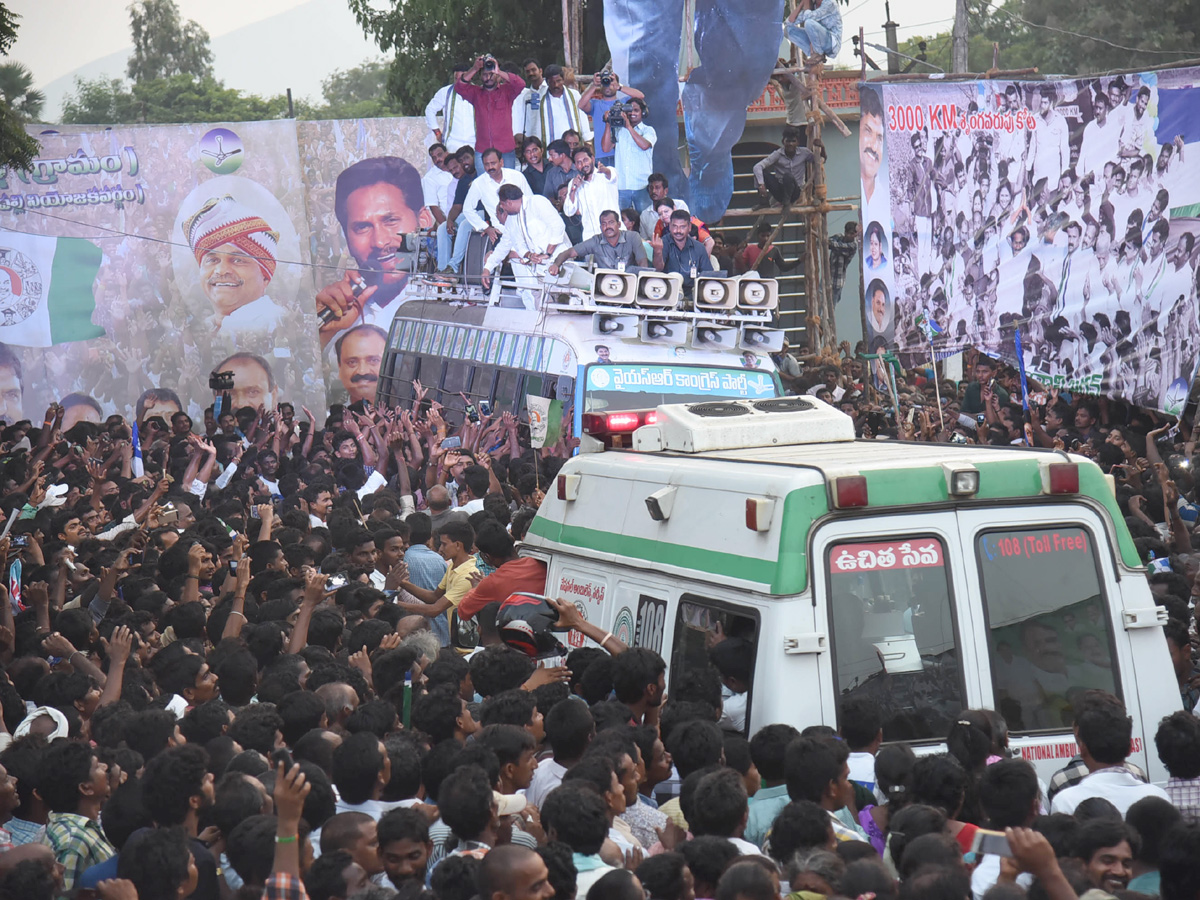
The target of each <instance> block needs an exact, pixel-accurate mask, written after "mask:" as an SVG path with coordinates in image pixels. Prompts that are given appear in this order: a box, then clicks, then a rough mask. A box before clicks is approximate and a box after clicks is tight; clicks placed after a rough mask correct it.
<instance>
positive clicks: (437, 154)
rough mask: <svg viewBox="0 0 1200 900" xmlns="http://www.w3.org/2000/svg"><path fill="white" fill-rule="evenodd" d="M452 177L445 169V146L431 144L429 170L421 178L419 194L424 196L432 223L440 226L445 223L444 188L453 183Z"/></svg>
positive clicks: (453, 178) (446, 207)
mask: <svg viewBox="0 0 1200 900" xmlns="http://www.w3.org/2000/svg"><path fill="white" fill-rule="evenodd" d="M455 180H457V179H455V177H454V175H452V174H451V173H450V170H449V169H447V168H446V145H445V144H441V143H434V144H431V145H430V147H429V170H428V171H427V172H426V173H425V174H424V175H422V176H421V193H422V194H423V196H424V200H425V208H426V209H428V210H429V214H430V215H431V216H433V221H434V222H436V223H437V224H438V225H441V224H442V223H443V222H445V221H446V210H447V209H449V207H448V206H443V205H442V204H443V203H445V202H446V197H445V195H446V186H447V185H448V184H450V182H452V181H455Z"/></svg>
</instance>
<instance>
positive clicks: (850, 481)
mask: <svg viewBox="0 0 1200 900" xmlns="http://www.w3.org/2000/svg"><path fill="white" fill-rule="evenodd" d="M833 505H834V506H836V507H837V508H838V509H854V508H855V507H858V506H866V505H867V477H866V476H865V475H839V476H838V477H837V478H835V479H834V480H833Z"/></svg>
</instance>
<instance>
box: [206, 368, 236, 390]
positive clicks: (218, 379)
mask: <svg viewBox="0 0 1200 900" xmlns="http://www.w3.org/2000/svg"><path fill="white" fill-rule="evenodd" d="M208 388H209V390H211V391H220V392H221V393H225V392H226V391H232V390H233V373H232V372H213V373H212V374H210V375H209V376H208Z"/></svg>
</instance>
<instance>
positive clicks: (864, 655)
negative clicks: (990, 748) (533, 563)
mask: <svg viewBox="0 0 1200 900" xmlns="http://www.w3.org/2000/svg"><path fill="white" fill-rule="evenodd" d="M581 450H582V451H583V452H581V453H580V454H579V455H578V456H576V457H574V458H573V459H571V460H569V461H568V462H567V463H566V464H565V465H564V466H563V468H562V471H561V473H560V474H559V475H558V479H557V485H556V486H555V488H552V489H551V491H550V492H549V495H548V496H547V499H546V501H545V503H544V504H543V505H542V507H541V509H540V510H539V512H538V515H537V517H536V518H535V519H534V520H533V523H532V525H531V527H530V530H529V534H528V538H527V543H526V544H525V546H524V550H523V552H524V553H526V554H528V555H533V556H537V557H539V558H541V559H543V560H545V562H546V563H547V565H548V578H547V584H546V592H547V593H548V594H550V595H551V596H559V597H564V598H567V599H569V600H572V601H574V602H575V604H576V606H577V607H578V608H579V609H580V610H581V611H583V612H584V614H585V615H586V617H587V618H588V620H589V621H591V622H594V623H596V624H599V625H600V627H602V628H605V629H607V630H611V631H612V632H613V633H614V634H615V635H616V636H617V637H619V638H620V639H621V640H622V641H624V642H625V643H626V644H628V645H630V646H636V647H646V648H649V649H651V650H654V651H656V652H658V653H660V654H661V655H662V656H663V658H664V659H665V660H666V661H667V664H668V667H669V668H668V674H667V678H668V694H669V693H670V691H671V684H672V683H675V682H676V680H677V679H679V678H680V677H681V675H683V674H685V673H687V672H688V671H689V670H691V669H693V668H694V667H698V666H705V665H708V661H709V658H710V656H709V653H710V651H711V649H712V647H713V646H714V644H718V645H719V642H721V641H736V642H737V644H736V647H737V648H739V649H740V652H741V653H742V659H743V660H744V664H743V665H742V666H741V670H740V672H739V673H738V677H739V679H740V683H737V682H735V683H737V686H738V688H739V690H738V691H737V692H736V694H731V696H730V697H729V700H727V706H728V705H730V701H733V703H732V705H733V706H735V707H736V708H737V709H739V710H742V709H744V711H745V715H744V728H745V731H746V733H747V734H752V733H753V732H754V731H756V730H757V729H758V728H761V727H762V726H763V725H767V724H769V723H772V722H786V723H789V724H792V725H794V726H796V727H797V728H804V727H806V726H808V725H814V724H826V725H829V726H832V727H834V728H836V727H838V724H839V723H838V710H839V705H840V701H841V700H842V699H844V698H847V697H869V698H872V699H874V700H875V701H876V702H877V703H878V705H879V706H880V708H881V709H882V711H883V713H884V726H883V731H884V739H885V740H887V741H896V740H902V741H907V742H910V743H912V744H913V745H914V746H915V747H916V748H917V749H918V752H922V751H924V752H932V751H934V750H936V749H937V748H938V747H939V746H941V744H942V742H943V740H944V738H945V735H946V733H947V730H948V729H949V727H950V725H952V724H953V723H954V722H955V720H956V718H957V717H958V714H959V712H960V711H962V710H965V709H969V708H989V709H995V710H998V711H999V712H1000V713H1002V714H1003V716H1004V718H1005V719H1006V720H1007V722H1008V727H1009V730H1010V736H1011V738H1010V744H1011V747H1012V748H1013V749H1014V751H1016V752H1017V753H1019V754H1020V755H1021V756H1023V757H1024V758H1025V759H1027V760H1029V761H1030V762H1031V763H1033V764H1034V765H1035V767H1036V768H1037V769H1038V772H1039V774H1040V775H1041V776H1042V777H1043V778H1048V777H1049V776H1050V775H1051V774H1052V773H1053V772H1054V771H1055V770H1057V769H1059V768H1061V767H1062V766H1063V765H1065V764H1066V763H1067V761H1068V760H1070V758H1071V757H1073V756H1074V755H1075V754H1076V746H1075V741H1074V737H1073V732H1072V703H1073V702H1074V700H1075V699H1076V698H1077V697H1078V696H1079V694H1080V693H1081V692H1083V691H1086V690H1088V689H1093V688H1098V689H1103V690H1106V691H1111V692H1112V693H1114V694H1116V695H1117V696H1118V697H1120V698H1121V699H1122V700H1123V701H1124V703H1125V706H1126V708H1127V709H1128V712H1129V715H1130V716H1132V718H1133V722H1134V728H1133V742H1132V754H1131V757H1130V759H1131V761H1133V762H1135V763H1137V764H1138V765H1140V766H1141V767H1142V768H1143V769H1145V770H1147V771H1148V772H1149V773H1150V776H1151V778H1152V779H1153V780H1154V781H1156V782H1163V781H1165V779H1166V777H1167V775H1166V772H1165V770H1164V768H1163V766H1162V764H1161V763H1160V762H1159V760H1158V756H1157V754H1156V753H1155V752H1154V749H1153V738H1154V733H1155V731H1156V729H1157V726H1158V723H1159V721H1160V720H1161V719H1162V718H1163V717H1164V716H1166V715H1168V714H1170V713H1171V712H1172V711H1174V710H1178V709H1179V708H1180V705H1181V704H1180V698H1179V692H1178V690H1177V688H1176V682H1175V676H1174V673H1173V670H1172V667H1171V662H1170V657H1169V656H1168V653H1167V646H1166V641H1165V639H1164V637H1163V630H1162V625H1163V624H1164V622H1165V620H1166V614H1165V610H1163V609H1161V608H1159V607H1157V606H1155V603H1154V600H1153V598H1152V595H1151V592H1150V589H1149V586H1148V583H1147V581H1146V575H1145V570H1144V568H1143V565H1142V562H1141V560H1140V559H1139V557H1138V553H1137V550H1136V548H1135V546H1134V543H1133V540H1132V538H1131V536H1130V534H1129V531H1128V529H1127V528H1126V526H1125V522H1124V519H1123V518H1122V515H1121V512H1120V510H1119V508H1118V506H1117V502H1116V500H1115V496H1114V489H1113V484H1112V482H1111V480H1110V479H1109V478H1108V477H1107V476H1105V475H1104V474H1103V473H1102V472H1101V470H1100V469H1099V467H1097V466H1096V465H1095V464H1094V463H1092V462H1091V461H1090V460H1088V459H1086V458H1084V457H1081V456H1075V455H1070V454H1067V453H1061V452H1057V451H1042V450H1024V449H1015V448H1009V447H990V446H971V445H962V444H935V443H909V442H901V441H863V440H856V439H855V436H854V428H853V423H852V421H851V419H850V418H849V417H848V416H846V415H845V414H843V413H841V412H840V411H838V410H835V409H833V408H832V407H830V406H828V405H827V404H825V403H822V402H821V401H820V400H817V399H816V398H814V397H780V398H770V399H764V400H713V401H710V402H700V403H691V404H669V405H663V406H659V407H658V409H657V415H656V417H655V419H654V422H653V424H648V425H644V426H642V427H640V428H638V429H637V430H636V431H635V432H634V433H633V436H632V447H631V448H630V449H626V450H620V449H618V450H614V449H611V447H607V448H606V447H605V446H604V445H602V444H601V443H600V442H597V441H592V440H585V441H584V445H583V447H581ZM571 638H572V639H573V640H572V643H574V644H575V645H576V646H581V645H582V640H581V639H580V636H579V635H577V634H575V633H572V634H571ZM724 657H725V658H737V657H736V655H735V654H729V653H726V654H724ZM726 683H727V685H728V684H729V682H728V681H727V682H726Z"/></svg>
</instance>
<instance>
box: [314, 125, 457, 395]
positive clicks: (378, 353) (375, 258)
mask: <svg viewBox="0 0 1200 900" xmlns="http://www.w3.org/2000/svg"><path fill="white" fill-rule="evenodd" d="M296 129H297V139H298V149H299V154H300V160H301V161H302V162H301V166H302V169H303V180H304V188H305V198H306V204H307V211H308V226H309V234H308V237H309V242H310V246H311V248H312V254H313V259H312V261H313V269H312V277H313V282H312V290H313V293H312V294H311V295H310V296H309V298H308V305H309V307H310V308H311V309H312V310H313V311H314V313H315V312H316V310H317V306H318V303H316V302H314V301H313V298H314V297H316V298H318V299H319V298H321V297H322V295H323V292H324V293H328V292H330V291H338V290H339V287H344V288H345V289H346V290H347V291H354V290H355V289H356V288H358V291H359V292H358V294H357V296H358V297H359V298H360V299H361V300H362V301H363V302H362V307H363V314H362V315H361V316H358V317H355V318H354V319H353V321H350V320H346V319H343V320H340V321H339V320H337V319H331V320H330V321H328V322H323V323H322V324H321V325H320V331H319V335H318V338H319V342H320V347H321V349H322V352H323V354H324V371H325V375H326V385H325V386H326V391H327V397H328V400H329V402H330V403H353V402H356V401H359V400H369V401H374V400H375V392H376V387H377V385H378V382H379V367H380V365H381V364H382V362H383V355H384V352H385V345H386V342H387V331H388V329H389V328H390V327H391V324H392V320H393V319H394V318H395V315H396V312H397V310H399V308H400V307H401V306H402V305H403V304H404V303H405V302H406V301H407V300H408V299H410V295H411V294H412V290H411V288H412V280H411V275H412V273H413V272H414V270H415V269H416V263H417V257H418V241H419V240H420V237H419V235H417V234H416V232H417V231H419V230H422V229H428V228H429V227H430V226H431V225H432V224H433V219H432V217H431V216H430V215H429V211H428V209H426V208H425V204H426V196H425V194H426V191H425V185H423V183H422V176H423V175H426V174H427V173H429V170H430V168H431V164H430V162H429V155H428V152H427V151H426V149H425V141H424V138H425V136H426V134H427V132H428V128H427V127H426V125H425V121H424V119H416V118H394V119H327V120H321V121H310V122H299V123H297V126H296ZM434 173H435V174H436V175H437V176H438V177H440V179H441V180H437V181H436V182H435V184H436V188H432V187H431V189H430V197H429V202H430V203H431V204H433V205H439V204H440V205H441V206H442V207H443V208H445V209H449V208H450V202H449V200H448V199H446V198H442V199H440V200H439V199H437V198H436V197H435V196H434V195H435V194H436V193H437V192H439V191H441V192H444V191H446V190H447V189H448V188H449V187H450V186H451V184H452V178H451V176H450V174H449V173H447V172H441V171H439V170H436V169H435V170H434ZM453 183H457V182H453ZM447 355H449V354H447Z"/></svg>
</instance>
